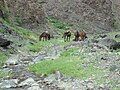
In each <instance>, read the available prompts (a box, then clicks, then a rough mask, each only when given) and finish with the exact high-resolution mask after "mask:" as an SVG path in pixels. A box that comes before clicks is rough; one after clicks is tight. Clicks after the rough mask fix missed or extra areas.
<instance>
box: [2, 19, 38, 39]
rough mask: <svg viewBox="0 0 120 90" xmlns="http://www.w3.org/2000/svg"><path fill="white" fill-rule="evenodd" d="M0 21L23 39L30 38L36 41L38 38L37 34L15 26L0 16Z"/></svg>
mask: <svg viewBox="0 0 120 90" xmlns="http://www.w3.org/2000/svg"><path fill="white" fill-rule="evenodd" d="M0 21H2V22H3V23H4V25H5V26H7V27H9V28H10V29H12V30H13V31H14V33H16V34H18V35H20V36H21V37H23V38H25V39H30V40H33V41H37V40H38V36H37V34H35V33H33V32H32V31H30V30H27V29H24V28H22V27H19V26H16V25H14V24H13V23H9V22H7V21H5V20H3V19H1V18H0ZM0 31H1V32H2V31H3V30H2V29H0Z"/></svg>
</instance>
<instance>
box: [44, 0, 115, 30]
mask: <svg viewBox="0 0 120 90" xmlns="http://www.w3.org/2000/svg"><path fill="white" fill-rule="evenodd" d="M44 9H45V12H46V15H47V16H52V17H55V18H58V19H61V20H64V21H67V22H70V23H75V24H78V26H80V25H81V26H80V27H79V29H88V30H89V31H90V30H93V31H96V30H100V31H102V30H103V31H110V30H112V26H113V24H114V19H113V12H112V2H111V1H110V0H46V4H44Z"/></svg>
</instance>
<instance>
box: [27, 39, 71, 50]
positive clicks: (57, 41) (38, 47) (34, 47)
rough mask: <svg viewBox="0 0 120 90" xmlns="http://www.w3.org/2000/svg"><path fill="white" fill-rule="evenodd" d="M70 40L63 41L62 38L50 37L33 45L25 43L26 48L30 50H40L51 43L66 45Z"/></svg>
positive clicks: (51, 44)
mask: <svg viewBox="0 0 120 90" xmlns="http://www.w3.org/2000/svg"><path fill="white" fill-rule="evenodd" d="M69 43H70V42H64V40H63V39H51V40H50V41H39V42H37V43H35V44H33V45H31V44H29V45H27V46H26V47H27V49H28V51H32V52H40V51H41V50H43V49H44V48H46V47H50V46H53V45H61V46H64V45H68V44H69Z"/></svg>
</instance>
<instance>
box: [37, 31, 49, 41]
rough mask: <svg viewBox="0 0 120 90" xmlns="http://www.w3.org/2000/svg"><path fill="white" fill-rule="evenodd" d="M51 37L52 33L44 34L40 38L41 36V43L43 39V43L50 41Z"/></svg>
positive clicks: (46, 32)
mask: <svg viewBox="0 0 120 90" xmlns="http://www.w3.org/2000/svg"><path fill="white" fill-rule="evenodd" d="M50 38H51V36H50V33H49V32H48V31H45V32H43V33H42V34H41V35H40V36H39V41H41V39H43V41H44V40H45V41H47V40H50Z"/></svg>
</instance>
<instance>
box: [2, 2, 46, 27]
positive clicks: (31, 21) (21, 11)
mask: <svg viewBox="0 0 120 90" xmlns="http://www.w3.org/2000/svg"><path fill="white" fill-rule="evenodd" d="M4 1H5V2H6V5H7V7H8V9H9V12H10V14H11V16H13V20H14V21H16V22H17V23H18V24H19V25H21V26H23V27H26V28H35V27H37V26H38V25H40V24H44V23H45V15H44V11H43V9H42V5H41V4H40V3H39V2H38V0H3V2H4Z"/></svg>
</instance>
